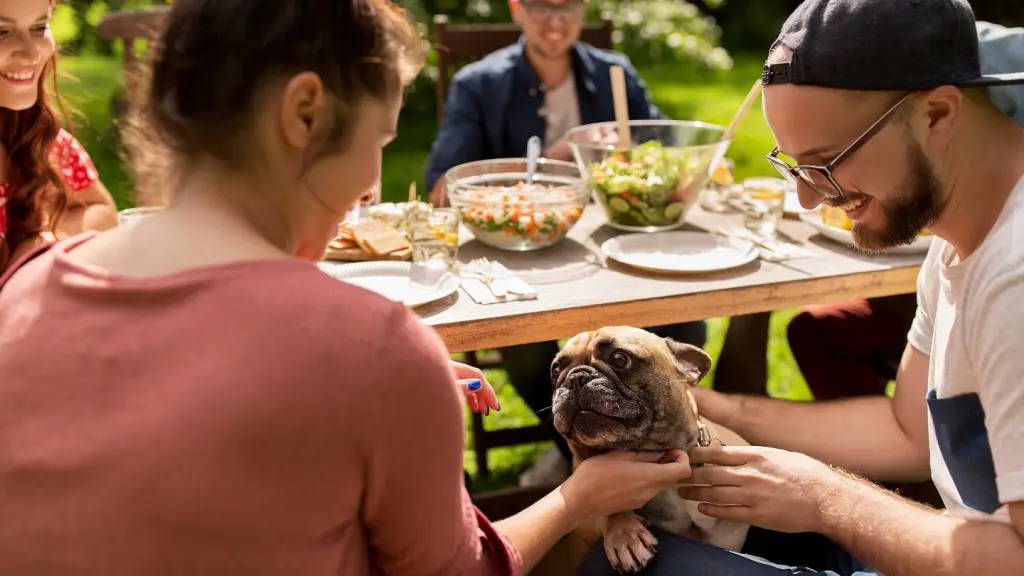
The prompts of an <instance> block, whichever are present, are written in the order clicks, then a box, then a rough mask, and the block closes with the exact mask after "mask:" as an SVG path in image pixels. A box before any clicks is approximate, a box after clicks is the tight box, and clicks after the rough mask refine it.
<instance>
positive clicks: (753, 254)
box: [601, 232, 758, 272]
mask: <svg viewBox="0 0 1024 576" xmlns="http://www.w3.org/2000/svg"><path fill="white" fill-rule="evenodd" d="M601 251H602V252H604V254H605V256H607V257H609V258H612V259H614V260H617V261H619V262H622V263H623V264H628V265H629V266H633V267H635V268H643V269H645V270H655V271H659V272H713V271H717V270H728V269H730V268H736V267H737V266H743V265H744V264H748V263H750V262H753V261H754V260H756V259H757V256H758V250H757V249H756V248H755V247H754V245H753V244H751V243H750V242H745V241H743V240H737V239H735V238H727V237H725V236H718V235H715V234H708V233H706V232H659V233H656V234H626V235H624V236H618V237H616V238H612V239H611V240H608V241H607V242H605V243H604V244H602V245H601Z"/></svg>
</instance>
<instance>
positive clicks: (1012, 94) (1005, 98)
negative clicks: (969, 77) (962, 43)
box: [977, 22, 1024, 126]
mask: <svg viewBox="0 0 1024 576" xmlns="http://www.w3.org/2000/svg"><path fill="white" fill-rule="evenodd" d="M977 29H978V44H979V48H980V52H981V72H982V74H1008V73H1011V72H1024V28H1006V27H1004V26H1000V25H998V24H992V23H990V22H978V23H977ZM988 91H989V97H990V98H991V99H992V103H993V104H995V105H996V107H997V108H999V109H1000V110H1002V111H1003V112H1004V113H1005V114H1006V115H1007V116H1010V117H1011V118H1013V119H1014V121H1016V122H1017V124H1020V125H1021V126H1024V85H1020V84H1018V85H1012V86H998V87H994V88H989V90H988Z"/></svg>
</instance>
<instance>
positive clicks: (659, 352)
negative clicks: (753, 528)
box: [551, 326, 711, 458]
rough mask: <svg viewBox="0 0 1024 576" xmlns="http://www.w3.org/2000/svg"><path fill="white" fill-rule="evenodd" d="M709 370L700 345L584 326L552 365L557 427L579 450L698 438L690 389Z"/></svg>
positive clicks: (653, 446)
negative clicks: (594, 329) (584, 329)
mask: <svg viewBox="0 0 1024 576" xmlns="http://www.w3.org/2000/svg"><path fill="white" fill-rule="evenodd" d="M710 369H711V357H710V356H708V355H707V353H705V352H704V351H703V350H701V349H700V348H697V347H695V346H690V345H689V344H681V343H678V342H675V341H673V340H670V339H667V338H661V337H659V336H656V335H654V334H652V333H650V332H648V331H646V330H640V329H638V328H630V327H625V326H613V327H605V328H601V329H600V330H597V331H594V332H584V333H582V334H579V335H578V336H576V337H574V338H573V339H572V340H570V341H569V342H568V343H567V344H566V345H565V348H563V349H562V351H561V352H560V353H559V354H558V356H557V357H556V358H555V361H554V362H553V363H552V365H551V380H552V385H553V387H554V389H555V391H554V402H553V413H554V423H555V428H556V429H557V430H558V432H559V434H561V435H562V436H563V437H565V439H566V440H567V441H568V442H569V443H570V444H571V445H572V446H573V449H574V450H575V451H576V452H577V454H579V455H580V456H581V457H584V458H586V457H588V456H591V455H594V454H600V453H603V452H608V451H611V450H663V449H668V448H680V449H683V450H688V449H690V448H692V447H693V446H694V445H696V444H697V439H698V434H699V430H698V418H697V408H696V404H695V403H694V400H693V395H692V394H691V393H690V388H691V387H693V386H696V385H697V384H698V383H699V382H700V381H701V379H702V378H704V376H705V375H706V374H707V373H708V370H710Z"/></svg>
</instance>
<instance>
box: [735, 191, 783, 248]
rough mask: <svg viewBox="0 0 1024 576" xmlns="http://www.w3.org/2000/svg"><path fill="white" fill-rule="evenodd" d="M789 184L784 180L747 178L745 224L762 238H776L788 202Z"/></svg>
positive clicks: (744, 208)
mask: <svg viewBox="0 0 1024 576" xmlns="http://www.w3.org/2000/svg"><path fill="white" fill-rule="evenodd" d="M788 186H789V182H787V181H785V180H783V179H782V178H747V179H746V180H744V181H743V194H742V198H743V224H744V225H745V226H746V227H747V229H748V230H750V231H752V232H755V233H757V234H760V235H762V236H774V235H775V231H776V230H777V229H778V225H779V220H780V219H781V218H782V215H783V206H784V204H785V202H786V188H787V187H788Z"/></svg>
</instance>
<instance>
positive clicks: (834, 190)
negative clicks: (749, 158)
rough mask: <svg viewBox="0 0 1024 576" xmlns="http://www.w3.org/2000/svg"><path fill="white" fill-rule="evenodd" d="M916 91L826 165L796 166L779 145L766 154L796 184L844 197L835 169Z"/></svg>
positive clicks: (869, 138) (912, 93)
mask: <svg viewBox="0 0 1024 576" xmlns="http://www.w3.org/2000/svg"><path fill="white" fill-rule="evenodd" d="M914 94H915V92H910V93H909V94H907V95H905V96H903V97H902V98H900V100H899V102H896V103H895V104H893V106H892V108H889V110H887V111H886V112H885V114H882V117H881V118H879V119H878V120H876V121H875V123H874V124H872V125H871V127H870V128H868V129H867V130H866V131H865V132H864V133H863V134H861V135H860V137H858V138H857V139H856V140H854V141H853V144H850V145H849V146H847V147H846V149H845V150H843V151H842V152H840V153H839V155H838V156H836V157H835V158H834V159H833V160H832V161H831V162H829V163H828V164H825V165H824V166H820V165H813V164H798V165H796V166H793V165H790V164H789V163H788V162H786V161H785V160H783V159H782V158H779V147H778V146H776V147H775V148H774V149H773V150H772V151H771V153H770V154H768V155H767V156H766V158H767V159H768V161H769V162H771V164H772V166H775V168H776V169H777V170H778V171H779V173H780V174H782V175H783V176H784V177H785V178H786V179H787V180H789V181H790V182H792V183H794V184H796V183H797V179H799V180H802V181H803V182H804V183H805V184H807V185H808V186H810V187H811V188H812V189H813V190H814V191H815V192H817V193H818V194H821V195H822V196H824V197H825V198H829V199H834V198H842V197H843V187H842V186H840V185H839V182H837V181H836V177H835V171H836V168H838V167H839V165H840V164H841V163H842V162H843V161H844V160H846V159H847V158H849V157H850V156H852V155H853V153H854V152H856V151H857V150H858V149H860V147H861V146H863V145H864V144H866V143H867V142H868V141H869V140H871V138H872V137H873V136H874V135H875V134H878V133H879V132H880V131H881V130H882V128H884V127H885V126H886V124H888V123H889V120H890V119H891V118H892V116H893V114H894V113H895V112H896V110H898V109H899V108H900V106H902V105H903V103H904V102H906V101H907V100H909V99H910V97H911V96H913V95H914Z"/></svg>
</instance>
